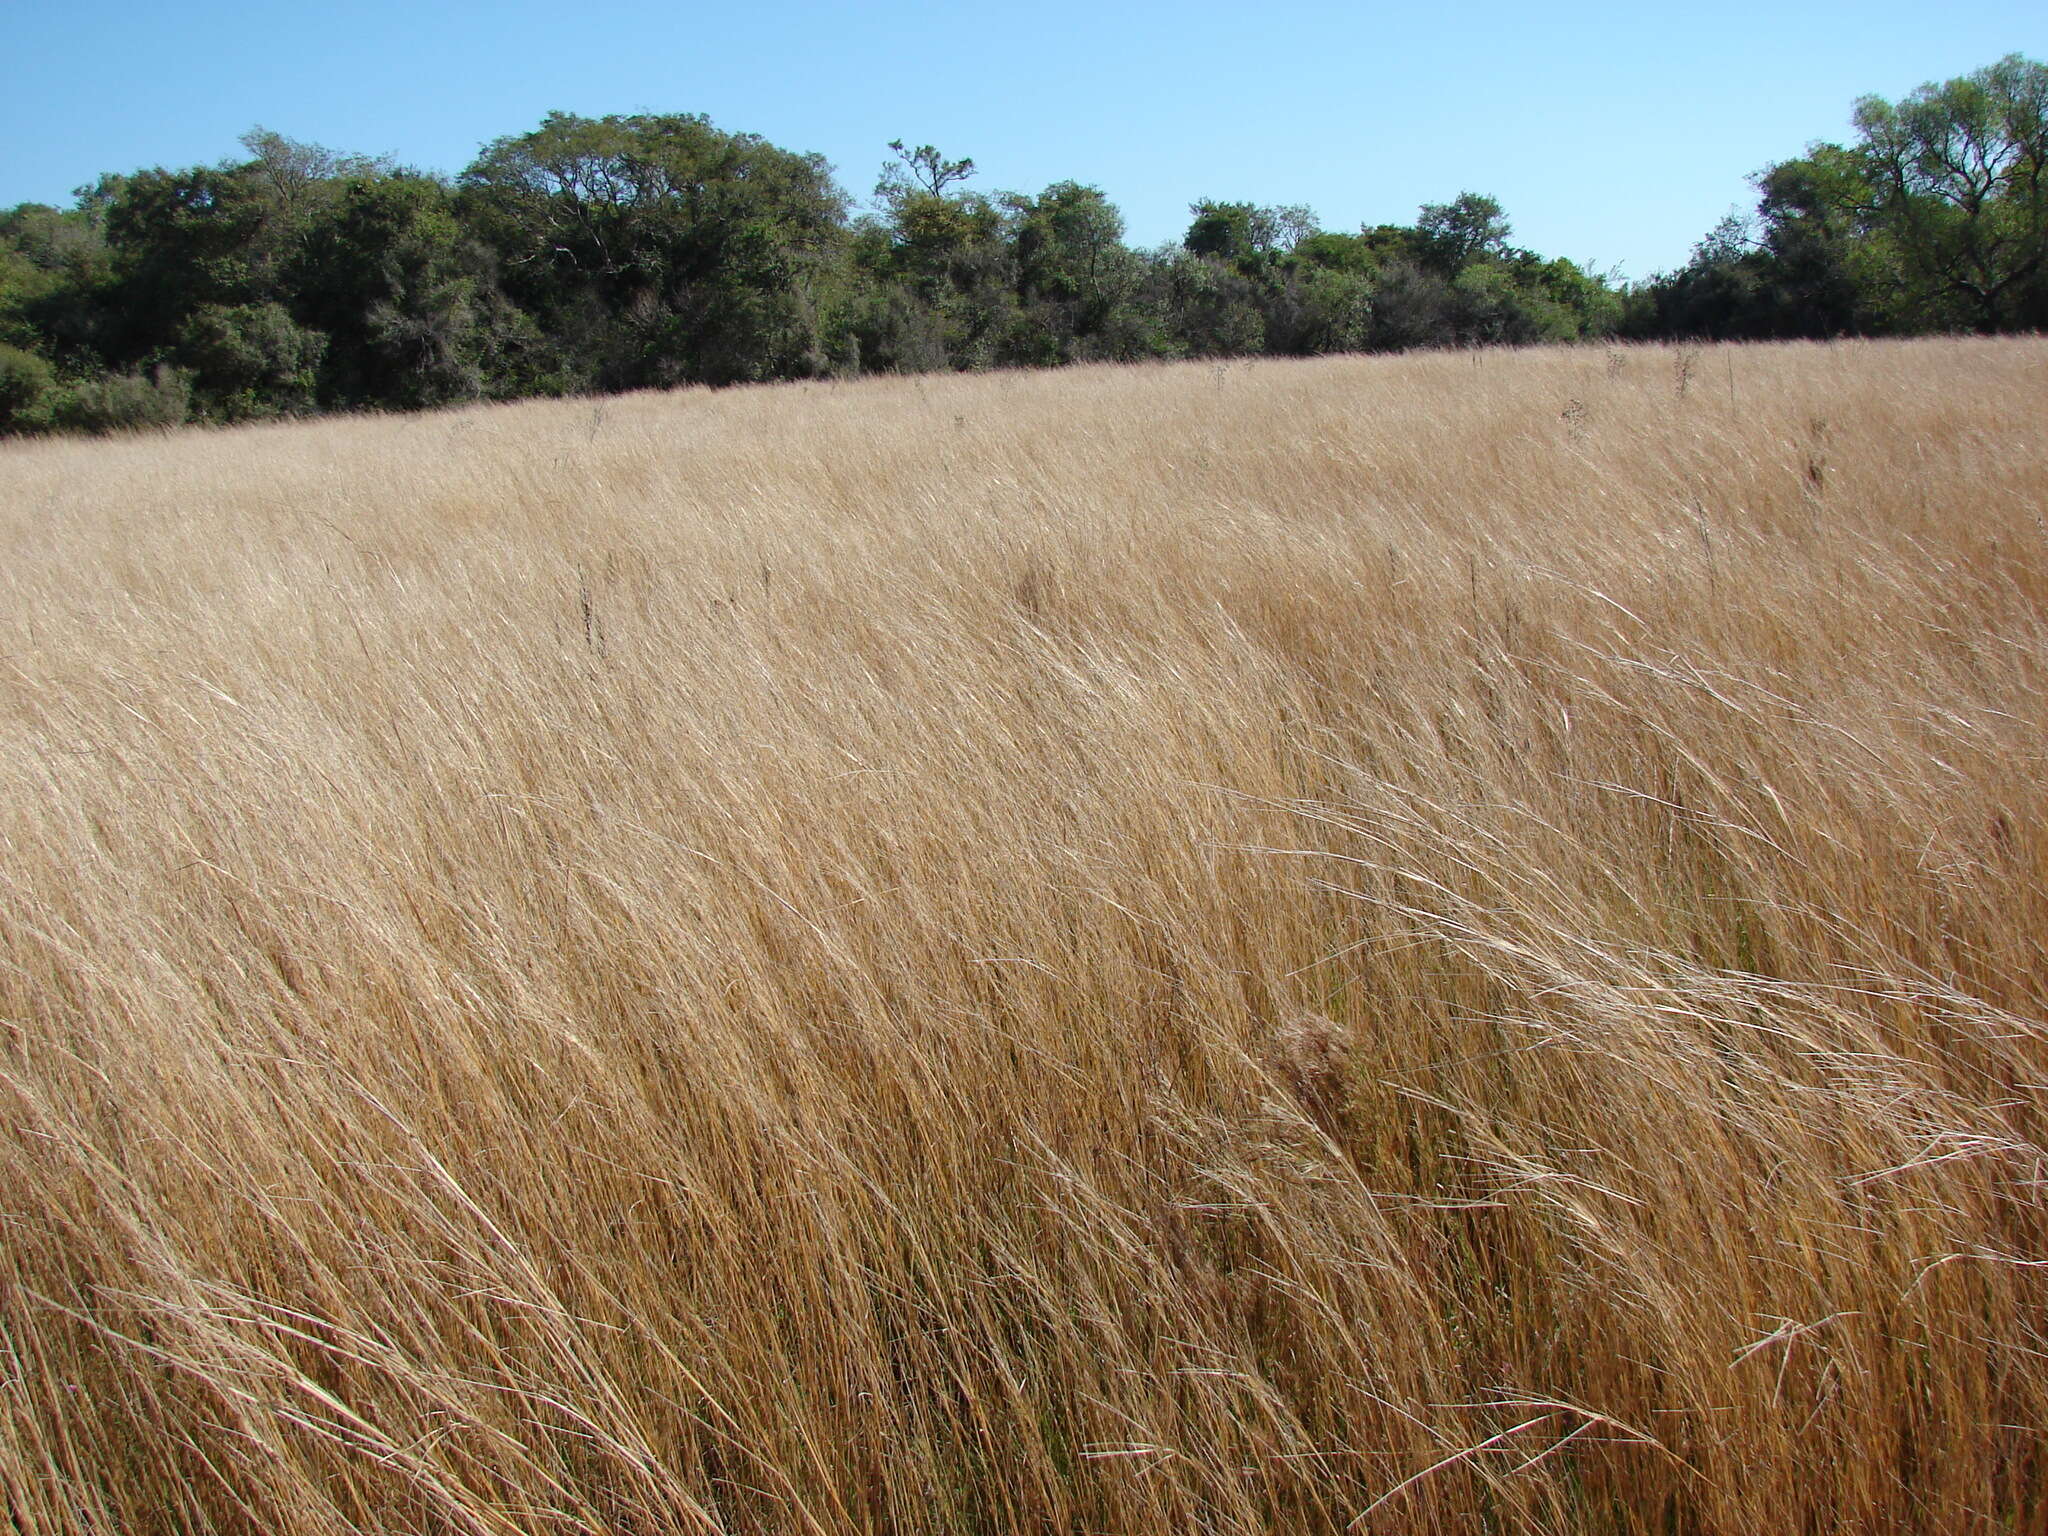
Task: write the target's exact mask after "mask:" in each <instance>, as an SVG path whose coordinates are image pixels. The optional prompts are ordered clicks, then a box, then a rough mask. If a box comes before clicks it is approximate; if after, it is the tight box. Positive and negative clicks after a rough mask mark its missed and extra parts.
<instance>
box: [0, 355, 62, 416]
mask: <svg viewBox="0 0 2048 1536" xmlns="http://www.w3.org/2000/svg"><path fill="white" fill-rule="evenodd" d="M56 381H57V376H56V374H55V373H54V372H53V371H52V370H51V368H50V365H49V364H48V363H47V362H45V361H44V360H43V359H42V358H40V357H38V356H37V355H36V354H35V353H33V352H24V351H23V350H22V349H21V348H20V347H10V346H6V345H4V344H0V432H35V431H39V430H41V429H43V428H45V427H48V426H49V424H50V392H51V390H52V389H53V388H54V386H55V384H56Z"/></svg>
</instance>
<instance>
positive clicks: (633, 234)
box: [462, 112, 845, 388]
mask: <svg viewBox="0 0 2048 1536" xmlns="http://www.w3.org/2000/svg"><path fill="white" fill-rule="evenodd" d="M462 187H463V191H464V205H463V206H464V210H465V213H466V214H467V216H468V217H470V218H471V219H473V220H474V221H475V227H476V228H477V229H478V230H479V231H480V232H481V233H482V234H483V235H484V237H485V238H486V239H487V240H488V241H489V243H490V244H491V245H492V247H493V248H494V249H495V251H496V253H497V255H498V258H499V261H500V264H501V265H500V273H501V281H502V282H503V284H504V286H505V289H506V291H507V292H508V293H509V294H510V295H511V296H512V298H513V299H514V300H515V301H516V302H517V303H518V304H519V305H520V306H521V307H522V308H524V309H526V310H527V311H528V312H529V313H530V314H532V315H533V317H534V318H535V320H536V321H538V322H539V324H540V325H541V326H542V327H543V329H544V330H546V331H547V332H548V333H549V334H550V335H551V336H553V337H555V338H557V340H558V344H559V345H560V346H561V347H562V349H563V350H564V353H565V362H566V364H567V366H568V368H569V371H570V374H571V375H572V376H573V378H574V379H575V381H576V382H577V383H579V384H594V385H597V386H600V387H607V388H625V387H635V386H641V385H649V384H670V383H678V382H683V381H691V382H700V383H713V384H722V383H732V382H737V381H740V380H746V379H760V378H774V377H787V376H790V375H794V374H800V373H804V372H809V371H815V370H816V369H818V368H822V367H823V366H824V359H823V356H822V354H821V351H820V346H819V342H820V338H819V335H818V333H817V329H816V316H817V313H818V311H817V303H816V297H817V295H816V292H815V289H816V285H817V282H818V279H819V276H820V272H819V269H820V267H821V266H822V265H824V264H825V262H826V261H827V259H828V258H829V257H830V256H831V255H832V254H833V252H834V251H835V249H836V247H837V246H838V244H839V243H840V242H841V241H842V240H843V238H844V219H845V199H844V196H843V195H842V194H841V193H840V191H839V189H838V188H837V187H836V186H835V185H834V184H833V181H832V178H831V174H830V168H829V167H828V166H827V165H826V164H825V162H824V160H823V159H822V158H820V157H819V156H817V155H802V154H794V153H791V152H790V151H788V150H783V149H778V148H776V147H775V146H774V145H772V144H769V143H768V142H767V141H765V140H764V139H762V138H760V137H759V136H757V135H754V134H735V133H725V132H722V131H721V130H719V129H717V128H714V127H713V126H712V125H711V123H710V121H709V120H708V119H706V118H704V117H701V116H695V115H687V114H684V115H671V116H634V117H605V118H595V119H593V118H583V117H574V116H570V115H567V114H564V113H559V112H557V113H552V114H550V115H549V116H548V118H547V119H546V121H544V122H543V123H542V124H541V126H540V127H539V128H538V129H536V130H535V131H533V132H532V133H527V134H521V135H518V136H516V137H511V138H503V139H499V140H497V141H496V142H495V143H493V144H491V145H490V146H488V147H487V148H486V149H485V150H484V152H483V154H482V155H481V156H480V157H479V158H478V159H477V161H476V162H475V164H473V165H471V166H470V167H469V169H468V170H467V171H465V172H464V173H463V176H462Z"/></svg>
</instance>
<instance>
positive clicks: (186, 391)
mask: <svg viewBox="0 0 2048 1536" xmlns="http://www.w3.org/2000/svg"><path fill="white" fill-rule="evenodd" d="M191 410H192V386H191V382H190V380H189V379H188V378H187V376H186V375H185V374H183V373H181V372H179V371H178V370H177V369H175V368H166V367H162V366H159V367H157V368H156V369H154V370H152V371H151V372H150V373H148V374H146V375H145V374H140V373H108V374H102V375H100V376H99V377H98V378H95V379H87V380H85V381H84V382H83V383H80V384H76V385H74V386H73V387H72V388H71V390H70V391H69V393H68V394H66V395H65V396H63V397H62V398H61V399H60V400H59V401H58V403H57V410H56V416H57V422H58V424H59V425H60V426H65V427H70V428H71V429H73V430H74V431H78V432H124V431H126V432H132V431H141V430H144V429H146V428H151V427H155V428H169V427H175V426H180V425H182V424H183V423H184V422H185V421H186V419H187V418H188V417H189V416H190V414H191Z"/></svg>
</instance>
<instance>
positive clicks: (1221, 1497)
mask: <svg viewBox="0 0 2048 1536" xmlns="http://www.w3.org/2000/svg"><path fill="white" fill-rule="evenodd" d="M1673 369H1674V363H1673V359H1672V355H1671V354H1669V353H1664V352H1658V351H1652V350H1627V349H1624V350H1617V351H1615V352H1613V353H1611V354H1608V355H1603V354H1601V353H1599V352H1595V351H1548V352H1535V353H1526V354H1514V355H1509V354H1484V355H1473V356H1456V355H1434V356H1417V357H1410V358H1405V359H1392V360H1355V359H1342V360H1329V361H1323V362H1315V363H1299V364H1283V363H1262V364H1256V365H1250V366H1235V367H1230V368H1215V367H1197V366H1190V367H1183V368H1155V369H1145V370H1136V371H1119V370H1108V369H1103V370H1076V371H1070V372H1065V373H1059V374H1034V375H1017V376H990V377H981V378H958V379H947V380H942V381H941V380H905V381H900V382H899V381H874V382H868V383H863V384H858V385H846V386H804V387H785V388H778V389H773V390H754V391H733V392H728V393H723V394H716V395H711V394H701V393H693V394H681V395H670V396H645V397H637V398H629V399H625V400H618V401H610V402H606V403H604V404H601V405H599V404H593V403H590V402H587V401H584V402H564V403H557V404H525V405H519V406H511V407H503V408H491V409H477V410H471V411H465V412H459V413H455V414H447V415H438V416H426V417H417V418H409V419H393V420H374V419H360V420H351V421H329V422H325V423H321V424H317V425H312V426H299V427H272V428H260V429H249V430H241V431H236V432H228V433H214V434H205V433H192V434H186V435H181V436H176V437H170V438H162V437H158V438H146V439H145V438H138V439H134V440H129V441H122V442H117V443H113V444H111V445H109V444H81V443H66V442H53V443H42V444H33V445H21V444H16V445H11V446H7V447H5V448H4V449H0V552H4V564H0V660H4V666H0V847H4V861H0V1105H4V1109H0V1125H4V1131H0V1233H4V1241H0V1490H4V1498H5V1507H6V1510H7V1516H8V1518H9V1520H10V1521H11V1524H12V1527H13V1529H15V1530H17V1531H21V1532H34V1533H45V1532H48V1533H59V1532H64V1533H84V1532H95V1533H106V1532H114V1531H123V1532H143V1533H148V1532H171V1531H177V1532H220V1533H243V1532H287V1533H304V1536H314V1533H320V1536H328V1533H338V1532H356V1531H363V1532H368V1531H375V1532H418V1533H451V1536H453V1533H462V1536H500V1533H512V1532H536V1533H538V1532H562V1533H567V1532H629V1533H654V1532H668V1531H677V1532H713V1531H725V1532H761V1533H771V1532H772V1533H782V1532H792V1533H797V1532H807V1533H813V1536H825V1533H831V1536H838V1533H842V1532H877V1533H880V1532H929V1533H934V1536H936V1533H941V1532H943V1533H958V1532H983V1533H1010V1532H1075V1533H1079V1532H1095V1533H1108V1532H1118V1533H1133V1536H1138V1533H1145V1536H1150V1533H1158V1532H1167V1531H1175V1532H1182V1531H1186V1532H1209V1533H1225V1532H1232V1533H1253V1532H1267V1531H1293V1532H1330V1531H1346V1530H1349V1531H1358V1532H1384V1533H1410V1532H1417V1533H1419V1532H1527V1533H1539V1532H1540V1533H1551V1532H1591V1531H1599V1532H1633V1531H1643V1532H1659V1533H1693V1536H1710V1533H1711V1536H1738V1533H1739V1536H1750V1533H1757V1532H1801V1531H1810V1532H1820V1531H1836V1530H1843V1531H1848V1530H1855V1531H1919V1532H1930V1533H1932V1532H1940V1533H1948V1532H1977V1531H1982V1532H1992V1531H2019V1530H2039V1529H2042V1528H2043V1522H2044V1521H2048V1465H2044V1455H2043V1445H2042V1435H2043V1432H2044V1429H2048V1242H2044V1238H2048V1220H2044V1218H2048V1198H2044V1190H2043V1182H2042V1181H2043V1179H2044V1177H2048V1171H2044V1165H2048V1158H2044V1152H2043V1148H2044V1145H2048V1013H2044V1004H2048V955H2044V947H2043V942H2042V939H2043V935H2044V933H2048V878H2044V877H2048V830H2044V829H2048V773H2044V752H2048V523H2044V509H2048V457H2044V454H2043V445H2044V433H2043V428H2044V424H2048V418H2044V411H2043V402H2044V401H2048V343H2044V342H2041V341H1999V342H1981V341H1942V342H1928V343H1914V344H1908V345H1878V344H1869V345H1859V346H1840V347H1784V348H1755V349H1743V350H1728V351H1713V350H1708V351H1706V352H1703V353H1700V354H1697V355H1695V356H1694V357H1693V358H1692V359H1691V360H1690V361H1689V365H1688V369H1687V378H1686V380H1685V381H1684V382H1685V383H1686V384H1688V385H1689V387H1687V388H1683V389H1681V388H1678V387H1676V386H1675V385H1674V372H1673Z"/></svg>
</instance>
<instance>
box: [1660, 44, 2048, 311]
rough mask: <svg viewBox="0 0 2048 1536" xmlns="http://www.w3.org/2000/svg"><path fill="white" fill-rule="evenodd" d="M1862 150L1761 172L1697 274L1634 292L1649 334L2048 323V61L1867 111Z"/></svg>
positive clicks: (1862, 108) (1868, 105)
mask: <svg viewBox="0 0 2048 1536" xmlns="http://www.w3.org/2000/svg"><path fill="white" fill-rule="evenodd" d="M1855 125H1856V142H1855V143H1854V144H1852V145H1849V146H1846V147H1845V146H1843V145H1840V144H1815V145H1812V146H1811V147H1809V148H1808V150H1807V152H1806V154H1805V155H1803V156H1801V157H1800V158H1798V159H1794V160H1785V161H1781V162H1779V163H1778V164H1776V165H1772V166H1769V167H1766V168H1765V169H1764V170H1763V171H1761V172H1759V173H1758V175H1757V176H1756V178H1755V180H1756V187H1757V191H1758V193H1759V199H1758V203H1757V209H1756V213H1755V214H1754V216H1752V217H1748V218H1744V217H1742V216H1740V215H1731V216H1730V217H1729V218H1728V219H1726V220H1724V221H1723V222H1722V224H1721V225H1720V226H1719V227H1718V228H1717V229H1716V230H1715V231H1714V232H1713V234H1711V235H1709V236H1708V237H1707V239H1705V240H1704V241H1702V242H1701V243H1700V245H1699V246H1698V247H1696V248H1695V250H1694V252H1693V259H1692V261H1691V262H1690V263H1689V264H1688V265H1687V266H1686V267H1685V268H1684V270H1682V271H1680V272H1678V273H1675V274H1673V275H1671V276H1669V277H1665V278H1660V279H1658V280H1657V281H1655V282H1653V283H1651V284H1649V285H1647V287H1646V288H1645V289H1643V290H1642V291H1641V292H1639V293H1637V294H1635V295H1632V296H1631V300H1632V305H1631V307H1632V313H1631V316H1630V328H1631V329H1632V330H1634V331H1635V332H1636V333H1637V334H1640V335H1645V336H1698V337H1716V338H1719V337H1727V338H1757V337H1773V336H1787V337H1792V336H1850V335H1916V334H1924V333H1927V332H1945V331H1976V332H1980V333H1983V334H1986V335H1989V334H1994V333H1997V332H2004V331H2025V330H2038V329H2040V328H2041V327H2043V326H2044V325H2048V65H2041V64H2037V63H2035V62H2033V61H2032V60H2030V59H2024V58H2021V57H2020V56H2019V55H2017V54H2013V55H2011V56H2009V57H2007V58H2004V59H2001V60H1999V62H1998V63H1996V64H1993V65H1992V66H1990V67H1989V68H1988V69H1980V70H1978V71H1977V72H1975V73H1974V74H1970V75H1965V76H1963V77H1962V78H1960V79H1956V80H1950V81H1947V82H1946V83H1944V84H1940V85H1923V86H1922V87H1920V89H1919V90H1917V91H1915V92H1913V93H1912V94H1911V95H1910V96H1908V97H1907V98H1906V99H1905V100H1904V101H1902V102H1898V103H1896V104H1894V103H1892V102H1888V101H1885V100H1883V99H1882V98H1881V97H1876V96H1866V97H1864V98H1863V99H1862V100H1861V101H1859V102H1858V103H1857V104H1856V113H1855Z"/></svg>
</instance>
